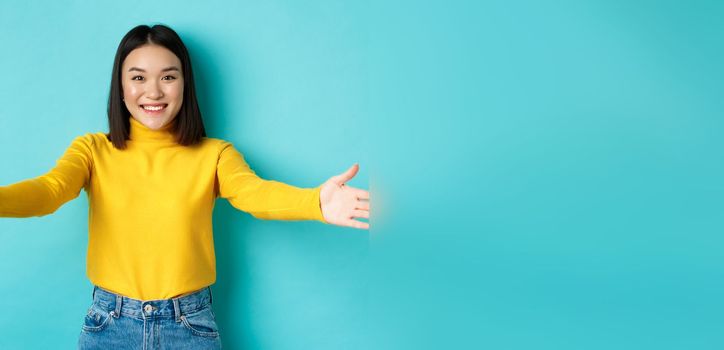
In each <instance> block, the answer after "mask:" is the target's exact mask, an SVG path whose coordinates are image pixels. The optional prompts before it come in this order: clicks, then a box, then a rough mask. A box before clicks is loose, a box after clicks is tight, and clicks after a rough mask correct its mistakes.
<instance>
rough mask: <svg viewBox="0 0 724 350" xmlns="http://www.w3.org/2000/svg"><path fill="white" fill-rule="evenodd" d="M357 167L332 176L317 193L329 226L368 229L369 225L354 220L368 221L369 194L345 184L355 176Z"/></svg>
mask: <svg viewBox="0 0 724 350" xmlns="http://www.w3.org/2000/svg"><path fill="white" fill-rule="evenodd" d="M357 171H359V165H357V164H355V165H353V166H352V167H351V168H349V169H348V170H347V171H345V172H344V173H342V174H340V175H336V176H332V177H330V178H329V180H327V181H326V182H324V184H322V188H321V191H320V193H319V201H320V206H321V207H322V215H323V216H324V220H325V221H327V222H328V223H330V224H334V225H339V226H349V227H354V228H359V229H369V224H368V223H366V222H362V221H359V220H354V219H355V218H364V219H369V217H370V204H369V199H370V194H369V192H367V191H365V190H362V189H359V188H354V187H349V186H347V185H346V182H347V181H349V180H350V179H352V178H353V177H354V176H355V175H357Z"/></svg>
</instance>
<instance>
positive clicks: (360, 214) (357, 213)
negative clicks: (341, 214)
mask: <svg viewBox="0 0 724 350" xmlns="http://www.w3.org/2000/svg"><path fill="white" fill-rule="evenodd" d="M352 217H353V218H363V219H369V218H370V212H369V211H367V210H353V211H352Z"/></svg>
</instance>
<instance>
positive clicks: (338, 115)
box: [0, 0, 724, 350]
mask: <svg viewBox="0 0 724 350" xmlns="http://www.w3.org/2000/svg"><path fill="white" fill-rule="evenodd" d="M723 16H724V5H722V4H720V3H719V2H715V1H690V2H686V3H684V2H674V1H637V2H630V1H603V0H595V1H594V0H589V1H567V0H564V1H558V2H555V3H548V4H545V3H543V2H538V1H528V0H516V1H485V2H473V1H452V2H451V1H446V2H441V1H429V2H424V3H420V2H413V1H397V2H394V3H389V2H382V1H372V2H346V3H344V2H336V1H316V0H313V1H305V2H300V1H257V2H255V1H207V2H204V3H203V4H201V3H200V2H198V3H197V2H171V1H158V2H152V3H148V2H140V1H125V2H121V3H118V2H105V3H98V2H91V1H64V2H59V3H50V2H47V3H46V2H22V1H4V2H2V3H1V4H0V45H1V47H2V54H1V55H0V67H2V69H3V80H2V84H0V123H1V124H0V140H1V141H0V142H1V143H0V145H1V147H0V160H1V162H2V167H1V169H2V170H0V185H8V184H11V183H14V182H16V181H20V180H23V179H27V178H31V177H34V176H38V175H41V174H43V173H44V172H46V171H48V170H49V169H50V168H51V167H52V166H53V164H54V163H55V160H56V159H57V158H58V157H59V156H60V155H62V153H63V151H64V150H65V148H66V147H67V146H68V145H69V144H70V142H71V140H72V139H73V138H74V137H76V136H78V135H82V134H84V133H87V132H97V131H106V130H107V122H106V114H105V109H106V101H107V97H108V96H107V94H108V87H109V84H110V71H111V68H112V61H113V55H114V54H115V49H116V46H117V45H118V42H119V41H120V39H121V37H122V36H123V35H124V34H125V33H126V32H127V31H128V30H129V29H131V28H132V27H133V26H135V25H137V24H154V23H164V24H167V25H169V26H171V27H172V28H174V29H175V30H177V31H178V32H179V34H180V35H181V37H182V39H183V40H184V41H185V43H186V44H187V46H188V48H189V50H190V53H191V57H192V60H193V63H194V70H195V71H194V73H195V75H196V77H195V78H196V80H197V88H198V91H199V98H200V104H201V108H202V113H203V114H204V118H205V122H206V125H207V131H208V134H209V135H210V136H212V137H218V138H223V139H227V140H229V141H231V142H232V143H234V145H235V146H237V148H239V149H240V151H241V152H242V153H244V155H245V156H246V158H247V161H248V162H249V163H250V165H251V166H252V168H254V169H255V170H256V171H257V173H258V174H260V175H261V176H263V177H266V178H271V179H276V180H280V181H284V182H288V183H291V184H294V185H297V186H303V187H312V186H317V185H318V184H320V183H321V182H322V181H324V180H325V179H326V178H327V177H329V176H331V175H334V174H337V173H339V172H341V171H343V170H345V169H346V168H347V167H348V166H349V165H351V163H353V162H359V163H360V164H361V173H360V174H359V175H358V177H357V178H355V179H354V180H353V181H352V183H351V184H352V185H353V186H357V187H364V188H367V187H369V188H370V190H371V192H372V205H373V208H372V215H373V219H372V229H371V230H370V231H369V232H364V231H357V230H353V229H344V228H338V227H331V226H324V225H321V224H319V223H314V222H268V221H261V220H256V219H253V218H252V217H251V216H249V215H248V214H245V213H242V212H239V211H236V210H235V209H233V208H232V207H231V206H230V205H228V203H227V202H226V201H225V200H218V201H217V204H216V205H217V207H216V210H215V214H214V237H215V242H216V254H217V270H218V271H217V272H218V277H217V283H216V284H215V285H214V286H213V287H212V290H213V292H214V309H215V311H216V314H217V316H218V323H219V326H220V328H221V329H220V331H221V336H222V340H223V341H224V346H225V348H229V349H281V350H287V349H446V348H447V349H472V348H486V349H719V348H721V347H722V345H723V343H724V336H723V335H722V334H723V333H722V332H721V329H722V327H723V326H724V318H723V316H722V314H724V301H722V298H721V295H722V293H723V292H724V282H723V281H724V280H723V279H722V271H724V263H723V262H722V257H723V256H724V255H723V254H722V253H721V251H722V245H723V243H724V239H722V238H721V233H722V232H724V199H723V198H724V185H723V184H722V179H724V176H723V175H724V165H723V164H722V149H723V146H724V141H723V140H724V138H722V137H721V135H722V134H723V131H724V119H723V118H722V112H721V111H722V107H724V106H723V105H724V102H723V101H724V99H722V98H721V96H722V92H724V89H723V88H724V84H723V83H722V81H723V78H724V68H722V64H721V62H724V49H723V47H722V42H724V41H723V40H722V39H724V22H722V21H721V18H722V17H723ZM0 242H2V243H1V244H0V276H2V279H1V280H0V310H2V312H3V313H2V316H0V330H1V332H2V336H0V348H3V349H5V348H7V349H15V348H18V349H25V348H27V349H48V348H74V347H75V344H76V341H77V337H78V334H79V332H80V326H81V324H82V321H83V316H84V314H85V311H86V310H87V307H88V306H89V305H90V301H91V299H90V298H91V291H92V289H91V285H90V283H89V282H88V281H87V278H86V276H85V254H86V247H87V201H86V198H85V193H84V192H81V194H80V196H79V198H77V199H75V200H73V201H71V202H69V203H67V204H66V205H65V206H63V207H62V208H61V209H59V210H58V211H57V212H56V213H54V214H52V215H50V216H46V217H42V218H33V219H0ZM146 249H153V247H146ZM109 254H112V252H109Z"/></svg>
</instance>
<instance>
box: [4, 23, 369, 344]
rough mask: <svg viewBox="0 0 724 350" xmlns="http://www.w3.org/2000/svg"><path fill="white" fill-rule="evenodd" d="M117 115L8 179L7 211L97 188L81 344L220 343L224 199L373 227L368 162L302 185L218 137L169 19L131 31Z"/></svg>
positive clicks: (114, 81)
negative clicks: (263, 170) (38, 166)
mask: <svg viewBox="0 0 724 350" xmlns="http://www.w3.org/2000/svg"><path fill="white" fill-rule="evenodd" d="M108 123H109V128H110V132H109V133H108V134H105V133H93V134H86V135H84V136H81V137H78V138H76V139H75V140H73V142H72V143H71V145H70V147H69V148H68V149H67V151H66V152H65V154H64V155H63V156H62V157H61V158H60V159H59V160H58V162H57V165H56V166H55V167H54V168H53V169H52V170H51V171H50V172H48V173H47V174H45V175H43V176H40V177H37V178H34V179H29V180H25V181H22V182H18V183H15V184H13V185H10V186H5V187H0V216H5V217H28V216H40V215H47V214H50V213H53V212H54V211H55V210H56V209H58V207H60V206H61V205H62V204H63V203H65V202H67V201H69V200H71V199H73V198H75V197H77V196H78V195H79V193H80V190H81V189H85V191H86V193H87V194H88V198H89V206H90V208H89V209H90V210H89V241H88V255H87V274H88V278H89V279H90V281H91V282H92V283H93V285H94V289H93V302H92V305H91V307H90V308H89V309H88V312H87V315H86V317H85V321H84V324H83V325H82V331H81V334H80V339H79V341H78V347H79V348H80V349H217V348H221V340H220V337H219V333H218V329H217V326H216V322H215V320H214V313H213V311H212V308H211V302H212V296H211V290H210V288H209V286H210V285H212V284H213V283H214V282H215V280H216V266H215V257H214V245H213V234H212V223H211V217H212V215H211V214H212V210H213V207H214V201H215V199H216V198H217V197H222V198H226V199H227V200H229V202H230V203H231V204H232V205H233V206H234V207H236V208H238V209H239V210H243V211H246V212H249V213H251V214H252V215H254V216H255V217H258V218H262V219H275V220H318V221H321V222H324V223H330V224H335V225H340V226H351V227H356V228H361V229H366V228H368V224H367V223H365V222H362V221H358V220H355V218H369V204H368V203H369V201H368V200H369V193H368V192H367V191H364V190H361V189H356V188H352V187H349V186H345V182H347V181H349V180H350V179H351V178H352V177H353V176H354V175H355V174H356V173H357V170H358V166H357V165H354V166H352V167H351V168H350V169H349V170H347V171H346V172H345V173H343V174H341V175H337V176H333V177H331V178H330V179H329V180H327V181H326V182H324V183H323V184H322V185H320V186H319V187H316V188H297V187H294V186H290V185H287V184H284V183H281V182H276V181H268V180H263V179H261V178H259V177H258V176H256V175H255V173H254V172H253V171H252V170H251V169H250V168H249V166H248V165H247V163H246V162H245V161H244V158H243V156H242V155H241V154H240V153H239V152H238V151H237V150H236V149H235V148H234V147H233V146H232V145H231V144H230V143H228V142H226V141H224V140H219V139H214V138H207V137H206V132H205V130H204V124H203V121H202V118H201V113H200V111H199V106H198V103H197V101H196V94H195V88H194V78H193V74H192V71H191V61H190V59H189V55H188V52H187V49H186V47H185V46H184V44H183V42H182V41H181V39H180V38H179V36H178V35H177V34H176V32H174V31H173V30H172V29H170V28H168V27H166V26H163V25H155V26H153V27H149V26H145V25H141V26H138V27H135V28H133V29H132V30H131V31H130V32H128V33H127V34H126V35H125V36H124V37H123V39H122V40H121V43H120V45H119V46H118V50H117V52H116V57H115V61H114V64H113V76H112V78H111V91H110V97H109V100H108Z"/></svg>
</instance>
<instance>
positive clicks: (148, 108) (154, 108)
mask: <svg viewBox="0 0 724 350" xmlns="http://www.w3.org/2000/svg"><path fill="white" fill-rule="evenodd" d="M167 106H168V105H166V104H164V105H154V106H151V105H141V108H143V110H144V111H146V112H151V113H158V112H161V111H163V110H164V109H166V107H167Z"/></svg>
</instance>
